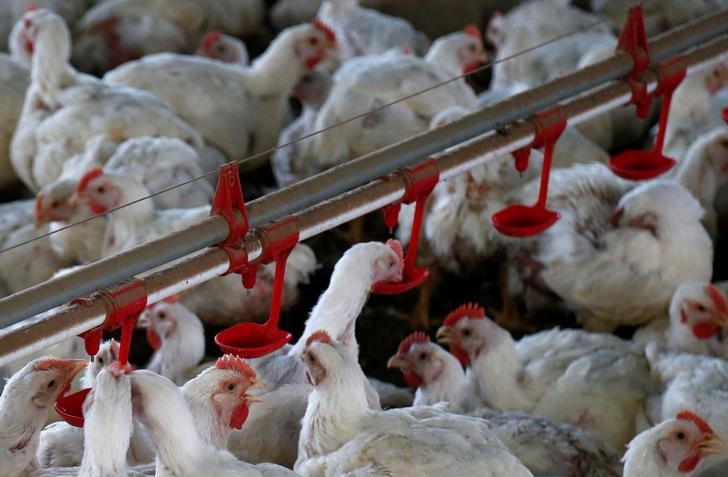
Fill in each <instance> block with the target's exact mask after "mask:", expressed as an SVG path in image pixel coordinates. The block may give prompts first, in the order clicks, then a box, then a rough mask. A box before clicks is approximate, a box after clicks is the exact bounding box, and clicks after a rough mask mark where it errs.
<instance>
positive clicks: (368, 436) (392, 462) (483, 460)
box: [294, 331, 532, 477]
mask: <svg viewBox="0 0 728 477" xmlns="http://www.w3.org/2000/svg"><path fill="white" fill-rule="evenodd" d="M301 359H302V360H303V362H304V363H305V365H306V369H307V372H308V374H309V376H310V378H311V381H312V382H313V384H314V390H313V392H311V394H310V395H309V399H308V407H307V408H306V414H305V416H304V418H303V422H302V429H301V437H300V440H299V452H298V460H297V461H296V465H295V467H294V470H296V472H298V473H300V474H301V475H303V476H304V477H308V476H342V475H377V476H379V475H381V476H383V475H428V476H433V477H435V476H445V475H466V474H468V473H472V474H473V475H483V474H484V473H485V474H491V475H498V476H503V477H506V476H530V475H532V474H531V473H530V472H529V471H528V470H527V469H526V468H525V467H524V466H523V465H522V464H521V463H520V462H519V461H518V459H516V458H515V457H514V456H513V455H511V454H510V453H509V452H508V451H507V450H506V448H505V446H503V444H502V443H501V442H500V440H499V439H498V438H497V437H496V436H495V435H494V434H493V432H492V431H491V430H490V429H489V426H488V424H487V421H485V420H482V419H477V418H471V417H466V416H460V415H456V414H451V413H448V412H445V411H443V410H442V409H440V408H437V407H427V406H425V407H413V408H403V409H392V410H388V411H378V410H372V409H371V408H370V407H369V406H368V405H367V400H366V392H365V389H364V386H363V384H364V382H365V380H364V379H363V378H364V373H363V372H362V370H361V368H360V367H359V364H358V363H357V362H356V360H355V359H354V356H352V354H351V353H350V352H349V350H348V349H347V347H346V346H345V345H342V344H340V343H337V342H336V341H333V340H332V339H331V337H330V336H329V335H328V334H327V333H326V332H324V331H319V332H315V333H312V334H311V335H310V336H309V337H308V339H307V342H306V345H305V348H304V351H303V353H302V354H301ZM466 436H467V437H466ZM464 437H466V438H464ZM445 447H447V452H442V449H444V448H445Z"/></svg>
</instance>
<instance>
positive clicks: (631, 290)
mask: <svg viewBox="0 0 728 477" xmlns="http://www.w3.org/2000/svg"><path fill="white" fill-rule="evenodd" d="M537 190H538V185H537V184H535V183H533V184H531V185H530V186H526V187H524V188H523V189H522V191H521V192H520V197H519V198H517V200H516V201H517V202H518V203H526V204H528V203H533V202H534V201H535V197H536V193H537ZM549 207H550V208H551V209H553V210H556V211H558V212H559V213H560V214H561V218H560V219H559V221H558V222H556V224H554V225H553V226H552V227H550V228H549V229H547V230H546V231H545V232H544V233H542V234H541V235H538V236H536V237H535V238H534V239H531V240H526V241H515V240H514V241H512V242H511V243H512V247H511V253H512V254H513V255H515V259H514V261H513V262H512V263H513V264H514V265H515V268H517V269H518V270H519V272H518V274H519V275H520V277H521V279H522V280H525V281H526V282H527V283H528V286H529V288H530V289H531V290H538V291H540V292H541V294H542V296H545V295H549V294H551V295H552V296H554V294H555V296H558V297H561V298H562V299H564V300H565V301H566V303H567V304H568V305H569V306H571V307H573V309H574V310H575V311H576V313H577V318H578V319H579V320H580V321H581V322H582V323H583V324H584V325H585V326H586V327H587V328H589V329H593V330H611V329H614V328H615V327H616V326H618V325H620V324H627V325H636V324H641V323H644V322H647V321H649V320H651V319H654V318H656V317H659V316H664V314H665V313H666V312H667V308H668V305H669V303H670V299H671V298H672V294H673V293H674V291H675V289H676V288H677V287H678V286H679V285H680V284H681V283H683V282H686V281H708V280H710V276H711V274H712V258H713V245H712V242H711V240H710V237H709V236H708V234H707V233H706V231H705V229H704V228H703V226H702V224H701V222H700V219H701V218H702V215H703V209H702V208H701V207H700V203H699V202H698V201H697V200H696V199H695V198H694V197H693V196H692V195H691V194H690V193H689V192H688V191H687V190H686V189H685V188H683V187H682V186H681V185H679V184H677V183H675V182H673V181H667V180H653V181H649V182H646V183H643V184H640V185H638V186H636V187H633V185H632V184H631V183H629V182H627V181H623V180H621V179H619V178H617V177H616V176H614V175H613V174H612V173H611V172H610V171H609V170H608V169H607V168H606V167H605V166H602V165H596V164H595V165H590V166H574V167H571V168H568V169H561V170H556V171H554V172H553V173H552V174H551V183H550V186H549ZM511 285H513V283H512V284H511ZM517 286H518V285H515V287H517ZM515 287H514V288H515Z"/></svg>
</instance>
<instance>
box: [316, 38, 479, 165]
mask: <svg viewBox="0 0 728 477" xmlns="http://www.w3.org/2000/svg"><path fill="white" fill-rule="evenodd" d="M435 47H437V50H438V53H437V54H436V55H435V54H433V55H432V56H430V57H429V58H430V60H431V61H427V60H425V59H423V58H419V57H416V56H414V55H409V54H405V53H402V52H399V51H393V50H390V51H388V52H386V53H382V54H379V55H370V56H363V57H359V58H355V59H353V60H350V61H347V62H346V63H344V65H343V66H342V67H341V68H339V70H338V71H337V72H336V74H335V75H334V84H333V87H332V89H331V93H330V94H329V97H328V98H327V100H326V102H325V103H324V104H323V106H322V107H321V110H320V111H319V114H318V115H317V118H316V124H315V128H314V130H316V131H322V132H321V134H318V135H316V136H314V137H311V138H310V139H307V140H305V143H304V148H305V149H304V155H305V156H306V157H310V158H311V159H312V160H313V161H315V163H314V165H313V166H311V167H310V169H311V170H312V171H314V172H320V171H322V170H324V169H327V168H329V167H331V166H334V165H337V164H340V163H342V162H345V161H348V160H349V159H352V158H355V157H358V156H360V155H362V154H366V153H369V152H372V151H374V150H376V149H380V148H382V147H384V146H388V145H390V144H392V143H394V142H397V141H400V140H402V139H405V138H408V137H410V136H413V135H415V134H417V133H419V132H422V131H424V130H426V129H427V128H428V127H429V126H430V121H431V120H432V118H434V117H435V116H436V115H437V114H438V113H440V112H441V111H442V110H444V109H447V108H449V107H452V106H460V107H462V108H464V109H466V110H468V111H474V110H475V109H476V108H477V98H476V96H475V93H474V92H473V90H472V89H471V88H470V87H469V86H468V85H467V84H466V83H465V80H464V79H462V78H460V79H457V80H455V81H450V82H448V83H447V84H444V85H442V86H440V87H438V88H435V89H431V90H430V91H427V92H425V93H423V94H417V95H415V96H412V97H409V96H411V95H413V94H414V93H419V92H421V91H423V90H425V89H427V88H431V87H432V86H433V85H435V84H438V83H441V82H444V81H446V80H451V79H452V77H451V74H452V71H451V70H452V68H453V64H458V65H459V68H458V72H459V73H458V74H460V72H462V71H463V70H464V69H466V68H468V69H470V68H472V65H473V64H474V63H477V62H478V61H481V60H482V59H483V58H484V57H485V56H484V55H485V52H484V50H483V45H482V38H480V37H479V36H478V37H477V38H476V37H475V35H473V34H468V33H465V32H460V33H457V34H453V35H448V37H446V38H445V39H443V40H442V42H438V43H437V44H436V45H433V48H435ZM446 53H449V54H446ZM405 97H406V98H407V99H406V100H404V101H401V102H399V103H398V104H394V105H392V106H388V107H386V108H383V109H382V106H383V105H385V104H388V103H390V102H393V101H400V100H402V98H405ZM378 108H379V109H378ZM361 115H364V116H363V117H359V118H357V119H355V120H353V121H348V122H346V123H344V124H342V125H340V126H338V127H336V128H335V129H330V130H325V129H327V128H331V127H332V126H333V125H335V124H338V123H340V122H342V121H346V120H349V119H351V118H355V117H358V116H361Z"/></svg>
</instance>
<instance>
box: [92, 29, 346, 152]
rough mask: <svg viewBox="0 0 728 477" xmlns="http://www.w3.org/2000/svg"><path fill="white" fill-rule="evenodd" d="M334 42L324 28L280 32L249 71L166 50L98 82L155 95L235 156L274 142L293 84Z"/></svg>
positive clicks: (133, 63) (263, 148) (331, 35)
mask: <svg viewBox="0 0 728 477" xmlns="http://www.w3.org/2000/svg"><path fill="white" fill-rule="evenodd" d="M335 44H336V43H335V38H334V36H333V33H332V32H331V31H330V30H329V29H328V28H327V27H326V26H324V25H322V24H320V23H316V24H305V25H299V26H296V27H291V28H289V29H287V30H285V31H283V32H281V33H280V34H279V35H278V37H277V38H276V39H275V40H274V41H273V43H271V44H270V46H269V47H268V49H267V50H266V52H265V53H264V54H263V55H262V56H260V57H258V58H257V59H256V60H255V61H254V62H253V64H252V65H251V66H250V67H248V68H240V67H238V66H233V65H225V64H222V63H220V62H219V61H214V60H211V59H208V58H202V57H195V56H184V55H175V54H171V53H165V54H159V55H154V56H149V57H146V58H143V59H141V60H138V61H134V62H130V63H128V64H125V65H123V66H121V67H119V68H117V69H115V70H113V71H110V72H109V73H107V74H106V75H105V76H104V81H106V82H108V83H111V84H117V85H126V86H131V87H135V88H139V89H143V90H146V91H149V92H152V93H154V94H155V95H157V96H159V97H160V98H162V99H164V100H165V101H167V102H168V103H169V104H171V105H172V107H173V108H174V109H175V110H176V111H177V112H178V113H179V114H180V116H182V117H183V118H185V119H186V120H188V121H189V122H190V123H191V124H192V125H193V126H195V127H197V128H198V129H199V131H200V132H201V133H202V135H203V136H204V137H205V139H206V140H207V141H208V142H209V143H210V144H212V145H214V146H216V147H217V148H219V149H220V150H221V151H222V152H223V153H224V154H225V155H226V156H227V157H228V158H229V159H230V160H239V159H243V158H245V157H247V156H248V155H250V154H254V153H258V152H261V151H265V150H267V149H269V148H272V147H273V146H275V144H276V140H277V139H278V133H279V132H280V130H281V128H282V127H283V124H282V119H283V113H284V112H285V106H286V105H287V101H288V96H289V95H290V94H291V91H292V90H293V87H294V86H295V85H296V83H297V82H298V80H299V79H300V78H301V77H302V76H303V74H304V73H305V72H306V71H307V70H309V69H311V68H313V67H314V66H316V65H317V64H318V63H319V62H320V61H322V60H323V59H325V58H326V56H327V54H328V53H329V52H330V51H331V50H332V49H333V48H335ZM210 91H215V94H214V95H210V94H209V93H210ZM202 98H204V100H203V99H202ZM259 162H260V160H259V161H258V163H259Z"/></svg>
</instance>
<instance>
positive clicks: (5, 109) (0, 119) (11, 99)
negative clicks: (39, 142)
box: [0, 54, 30, 190]
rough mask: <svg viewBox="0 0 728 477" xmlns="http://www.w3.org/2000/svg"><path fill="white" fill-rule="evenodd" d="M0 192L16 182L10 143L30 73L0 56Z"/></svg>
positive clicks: (3, 55)
mask: <svg viewBox="0 0 728 477" xmlns="http://www.w3.org/2000/svg"><path fill="white" fill-rule="evenodd" d="M0 83H2V85H3V87H2V89H0V190H3V189H5V188H6V187H9V186H11V185H13V184H15V183H16V182H17V181H18V177H17V176H16V175H15V171H14V170H13V167H12V165H11V163H10V142H11V141H12V139H13V134H14V133H15V126H16V125H17V123H18V118H20V113H21V111H22V110H23V98H25V91H26V90H27V89H28V85H29V84H30V72H29V70H28V69H27V68H25V67H24V66H23V65H20V64H18V63H17V62H16V61H14V60H13V59H12V58H10V57H9V56H8V55H5V54H0Z"/></svg>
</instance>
